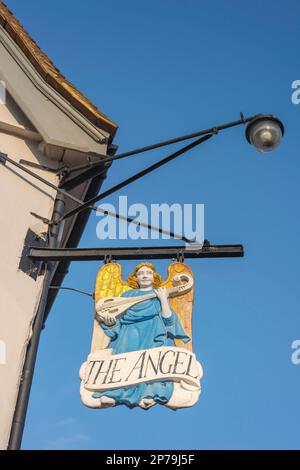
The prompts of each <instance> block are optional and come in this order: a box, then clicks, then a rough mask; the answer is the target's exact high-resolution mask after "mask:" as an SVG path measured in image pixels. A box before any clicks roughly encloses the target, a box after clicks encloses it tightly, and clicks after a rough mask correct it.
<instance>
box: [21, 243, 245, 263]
mask: <svg viewBox="0 0 300 470" xmlns="http://www.w3.org/2000/svg"><path fill="white" fill-rule="evenodd" d="M243 256H244V248H243V245H203V246H202V248H199V247H198V248H196V247H195V248H193V247H191V246H188V247H182V246H161V247H144V248H136V247H132V248H127V247H126V248H35V247H31V248H30V250H29V253H28V257H29V258H31V259H34V260H39V261H66V260H67V261H98V260H103V261H104V262H106V263H107V262H111V261H112V260H143V259H172V258H173V259H177V260H178V259H184V258H185V259H187V258H240V257H243ZM180 257H181V258H180Z"/></svg>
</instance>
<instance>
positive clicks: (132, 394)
mask: <svg viewBox="0 0 300 470" xmlns="http://www.w3.org/2000/svg"><path fill="white" fill-rule="evenodd" d="M184 273H186V277H188V278H189V279H192V272H191V270H190V269H189V268H188V267H187V266H186V265H184V264H183V263H173V264H171V265H170V266H169V276H168V279H167V280H166V281H165V282H163V280H162V278H161V276H160V275H159V274H158V273H157V271H156V269H155V267H154V266H153V265H152V263H148V262H142V263H140V264H138V265H137V266H136V267H135V269H134V271H133V273H132V274H131V275H130V276H129V277H128V279H127V282H124V281H123V280H122V278H121V268H120V265H118V264H114V263H110V264H108V265H105V266H104V267H103V268H102V269H101V270H100V271H99V274H98V276H97V281H96V288H95V323H94V335H93V341H92V352H95V351H98V350H99V349H100V350H103V351H109V352H110V354H112V355H119V354H122V353H129V352H133V351H139V350H149V349H152V348H160V347H162V346H167V345H173V346H174V342H175V343H176V346H182V347H185V348H187V349H189V350H191V313H192V300H193V291H192V288H189V289H188V292H186V293H185V294H184V295H179V296H178V295H176V296H175V295H174V296H173V298H172V299H169V298H170V297H171V295H170V294H172V292H171V291H172V289H167V287H168V286H170V285H173V286H174V284H176V283H175V282H174V279H175V280H176V277H177V278H178V274H181V276H182V275H183V274H184ZM183 277H184V276H183ZM192 285H193V282H192V283H191V286H192ZM174 289H175V290H176V288H174V287H173V293H175V292H174ZM183 292H185V291H183ZM108 294H113V295H114V296H117V297H113V299H110V298H109V297H107V295H108ZM103 297H104V298H105V299H107V301H108V302H109V301H110V300H111V301H112V302H114V304H113V305H121V306H123V307H122V308H123V312H122V314H121V315H118V316H116V315H115V314H114V309H113V308H105V306H106V305H108V304H106V303H105V302H104V301H103ZM144 298H145V299H144ZM118 299H119V302H118ZM125 299H128V300H125ZM127 302H128V303H127ZM103 306H104V308H103ZM108 346H109V349H108ZM199 366H200V364H199ZM200 367H201V366H200ZM200 375H202V374H201V373H200V372H199V376H200ZM199 394H200V383H199V387H195V386H194V387H193V386H191V385H190V386H189V385H187V384H183V383H182V381H181V382H180V381H179V382H177V381H174V380H160V381H157V380H154V381H149V382H143V383H138V384H135V385H131V386H123V387H119V388H114V389H111V390H104V391H103V390H100V391H94V392H91V391H87V390H85V389H84V387H82V389H81V398H82V401H83V403H84V404H86V405H87V406H90V407H93V408H104V407H110V406H116V405H121V404H124V405H126V406H128V407H129V408H134V407H137V406H139V407H141V408H143V409H148V408H150V407H152V406H153V405H155V404H161V405H165V406H167V407H169V408H172V409H177V408H182V407H187V406H192V405H193V404H195V403H196V401H197V400H198V398H199Z"/></svg>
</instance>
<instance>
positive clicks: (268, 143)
mask: <svg viewBox="0 0 300 470" xmlns="http://www.w3.org/2000/svg"><path fill="white" fill-rule="evenodd" d="M283 135H284V126H283V124H282V122H281V121H280V120H279V119H278V118H276V117H275V116H272V115H271V114H270V115H264V114H261V115H258V116H257V117H255V118H254V119H252V120H251V121H250V122H249V124H248V125H247V127H246V139H247V140H248V142H249V143H250V144H252V145H253V146H254V147H255V148H256V149H257V150H258V151H259V152H271V151H272V150H275V149H276V148H277V147H278V145H279V144H280V140H281V137H282V136H283Z"/></svg>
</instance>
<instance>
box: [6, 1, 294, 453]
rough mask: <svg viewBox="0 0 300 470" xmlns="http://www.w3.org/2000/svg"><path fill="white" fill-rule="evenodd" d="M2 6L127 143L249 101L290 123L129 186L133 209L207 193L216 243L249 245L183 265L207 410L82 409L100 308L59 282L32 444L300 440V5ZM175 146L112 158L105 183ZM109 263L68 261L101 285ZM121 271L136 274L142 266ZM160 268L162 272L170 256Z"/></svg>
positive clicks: (217, 116) (260, 444) (75, 280)
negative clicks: (82, 376) (264, 147)
mask: <svg viewBox="0 0 300 470" xmlns="http://www.w3.org/2000/svg"><path fill="white" fill-rule="evenodd" d="M7 3H8V6H9V7H10V8H11V9H12V10H13V12H14V13H15V14H16V15H17V17H18V18H19V19H20V20H21V22H22V23H23V24H24V26H25V27H26V29H27V30H28V31H29V32H30V33H31V34H32V35H33V37H34V38H35V39H36V41H37V42H38V44H39V45H40V46H41V47H42V48H43V49H44V50H45V51H46V52H47V53H48V54H49V56H50V58H52V60H53V61H54V63H55V64H56V65H57V66H58V67H59V68H60V69H61V71H62V72H63V74H64V75H66V76H67V78H68V79H69V80H70V81H72V82H73V83H74V84H75V85H76V86H77V87H78V88H79V89H80V90H82V91H83V92H84V93H85V94H86V95H87V96H88V97H89V98H90V99H91V100H92V101H93V102H94V103H95V104H97V105H98V106H99V108H100V109H101V110H102V111H103V112H105V113H106V114H107V115H108V116H109V117H110V118H111V119H113V120H115V121H116V122H117V123H118V124H119V126H120V129H119V131H118V134H117V138H116V139H115V143H116V144H118V145H119V146H120V151H125V150H127V149H131V148H135V147H138V146H142V145H144V144H145V145H146V144H149V143H152V142H155V141H159V140H162V139H167V138H171V137H174V136H177V135H181V134H184V133H189V132H193V131H197V130H198V129H202V128H207V127H210V126H213V125H216V124H219V123H222V122H226V121H230V120H235V119H237V118H238V116H239V112H240V111H243V112H244V114H245V115H251V114H256V113H259V112H266V113H273V114H276V115H278V116H280V118H281V119H282V120H283V121H284V123H285V125H286V136H285V138H284V140H283V142H282V145H281V147H280V148H279V149H278V150H277V151H276V152H274V153H273V154H269V155H261V154H258V153H257V152H256V151H255V150H254V149H253V148H252V147H251V146H249V145H248V144H247V143H246V141H245V139H244V134H243V132H244V131H243V129H242V128H236V129H232V130H229V131H227V132H225V133H222V134H220V135H218V136H217V137H215V138H214V139H212V140H210V141H209V142H207V143H205V144H204V145H202V146H200V147H199V148H197V149H196V150H194V151H192V152H191V153H190V154H188V155H185V156H182V157H180V158H179V159H177V160H175V161H173V162H172V163H170V164H169V165H168V166H165V167H164V168H162V169H160V170H159V171H157V172H155V173H153V174H152V175H148V176H147V177H146V178H144V180H141V181H139V182H136V183H134V184H132V185H131V186H130V187H128V188H127V189H126V190H124V191H121V192H120V193H119V194H122V195H124V194H126V195H127V196H128V198H129V203H130V204H131V203H134V202H142V203H145V204H150V203H151V202H157V203H159V202H168V203H172V202H174V201H175V202H185V203H196V202H197V203H204V204H205V224H206V225H205V235H206V238H207V239H209V240H210V242H211V243H220V244H222V243H224V244H226V243H243V244H244V246H245V252H246V255H245V258H243V259H216V260H193V261H190V262H189V263H188V264H189V265H190V266H191V267H192V269H193V270H194V273H195V279H196V283H197V287H196V298H195V305H194V330H193V331H194V333H193V334H194V348H195V352H196V354H197V357H198V359H199V360H200V361H201V362H202V364H203V368H204V378H203V382H202V386H203V393H202V396H201V399H200V401H199V404H198V405H197V406H196V407H194V408H192V409H189V410H181V411H178V412H176V413H174V412H172V411H170V410H168V409H164V408H163V407H159V406H157V407H155V408H153V409H151V410H149V411H147V412H144V411H142V410H139V409H138V410H132V411H130V410H128V409H127V408H125V407H117V408H115V409H110V410H96V411H95V410H89V409H87V408H85V407H83V405H81V403H80V400H79V381H78V368H79V366H80V364H81V363H82V362H83V361H84V360H85V357H86V355H87V353H88V351H89V346H90V336H91V328H92V317H93V305H92V302H91V300H90V299H89V298H88V297H85V296H81V295H79V294H72V293H68V292H61V293H60V295H59V296H58V298H57V301H56V303H55V306H54V308H53V309H52V312H51V315H50V318H49V320H48V322H47V326H46V329H45V330H44V331H43V333H42V338H41V344H40V349H39V355H38V361H37V367H36V372H35V377H34V383H33V387H32V394H31V400H30V406H29V412H28V418H27V423H26V428H25V433H24V440H23V448H24V449H32V448H35V449H47V448H49V449H56V448H62V449H77V448H81V449H101V448H104V449H114V448H116V449H133V448H136V449H142V448H145V449H156V448H157V449H177V448H179V449H195V448H196V449H216V448H221V449H231V448H247V449H251V448H269V449H276V448H299V447H300V430H299V421H300V409H299V408H300V402H299V387H300V365H299V366H295V365H292V363H291V353H292V350H291V343H292V341H293V340H295V339H300V319H299V314H300V309H299V295H300V294H299V278H300V252H299V249H298V247H299V229H300V219H299V172H300V156H299V123H300V105H298V106H296V105H293V104H292V103H291V93H292V90H291V83H292V82H293V81H294V80H296V79H300V67H299V65H300V59H299V52H298V45H299V43H300V24H299V23H300V20H299V18H300V4H299V2H297V1H295V0H289V1H288V2H274V1H270V0H268V1H264V2H261V1H258V0H252V1H251V2H246V1H237V0H229V1H226V2H225V1H223V0H216V1H214V2H211V3H209V2H204V1H196V0H188V1H186V2H181V1H179V0H176V1H175V0H172V1H171V0H164V1H158V0H152V1H151V2H150V1H148V2H147V1H142V2H141V1H137V0H135V1H133V0H129V1H127V2H123V1H121V0H115V1H114V2H104V1H96V0H87V1H86V2H73V1H71V0H60V1H58V0H52V1H51V2H43V8H41V6H40V2H38V1H34V0H27V1H26V2H24V1H21V0H7ZM165 154H166V150H162V151H159V152H154V153H152V154H149V155H148V156H146V155H145V156H139V157H132V158H131V159H128V160H126V161H120V162H117V163H115V164H114V165H113V167H112V169H111V171H110V173H109V178H108V179H107V181H106V182H105V185H104V188H108V187H110V186H111V185H112V184H115V183H117V182H118V181H120V180H122V179H124V178H125V177H127V176H129V175H131V174H132V173H133V172H135V171H137V170H138V169H142V168H143V167H144V166H146V165H147V164H149V163H150V162H154V161H157V160H158V159H159V158H160V156H162V155H165ZM116 200H117V195H116V196H114V197H111V198H110V199H108V200H107V202H113V203H114V202H116ZM97 221H98V219H97V218H96V216H95V215H92V216H91V218H90V220H89V223H88V226H87V228H86V230H85V233H84V236H83V238H82V242H81V246H85V247H88V246H90V247H94V246H101V244H100V241H99V240H98V239H97V237H96V232H95V228H96V224H97ZM121 243H122V246H126V243H127V242H120V244H121ZM148 243H149V244H150V243H151V242H148ZM152 243H154V242H152ZM161 243H162V242H161ZM163 243H166V244H168V241H164V242H163ZM129 244H132V242H131V243H130V242H128V245H129ZM105 245H108V243H107V242H105ZM110 245H111V246H116V243H115V242H110ZM100 266H101V263H98V262H87V263H73V264H72V266H71V269H70V272H69V274H68V276H67V278H66V280H65V285H66V286H73V287H77V288H81V289H83V290H87V291H91V290H92V289H93V284H94V279H95V276H96V273H97V270H98V269H99V267H100ZM123 266H124V273H125V274H128V273H129V271H130V270H131V269H132V267H133V266H134V262H127V263H124V264H123ZM156 266H157V268H158V270H159V271H160V272H161V273H162V274H163V275H165V273H166V267H167V262H157V263H156Z"/></svg>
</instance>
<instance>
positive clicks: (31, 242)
mask: <svg viewBox="0 0 300 470" xmlns="http://www.w3.org/2000/svg"><path fill="white" fill-rule="evenodd" d="M45 243H46V241H45V239H43V238H42V237H40V236H39V235H38V234H36V233H35V232H33V231H32V230H30V229H29V230H28V231H27V234H26V237H25V241H24V247H23V252H22V254H21V258H20V263H19V267H18V269H19V270H20V271H23V273H25V274H27V275H28V276H29V277H31V278H32V279H34V280H36V279H37V277H38V275H39V272H40V269H41V267H42V260H38V259H34V258H31V257H30V256H29V254H30V250H31V249H32V247H33V246H34V247H35V248H36V249H38V248H42V247H43V246H45Z"/></svg>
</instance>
